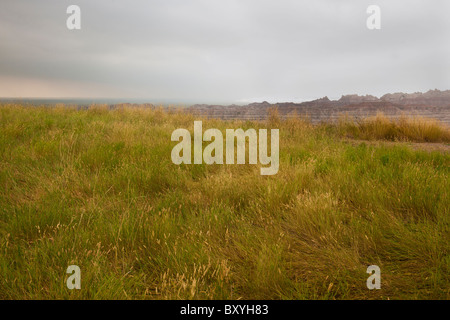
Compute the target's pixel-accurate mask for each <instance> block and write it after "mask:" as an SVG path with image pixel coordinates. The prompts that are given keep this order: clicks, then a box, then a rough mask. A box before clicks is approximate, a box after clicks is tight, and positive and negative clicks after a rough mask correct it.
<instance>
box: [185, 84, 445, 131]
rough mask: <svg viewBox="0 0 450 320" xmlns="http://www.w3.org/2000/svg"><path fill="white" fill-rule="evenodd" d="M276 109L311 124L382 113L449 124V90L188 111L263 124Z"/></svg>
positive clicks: (199, 107) (200, 107)
mask: <svg viewBox="0 0 450 320" xmlns="http://www.w3.org/2000/svg"><path fill="white" fill-rule="evenodd" d="M272 107H277V108H278V111H279V114H280V115H281V116H282V117H285V118H286V117H290V116H293V115H294V114H297V115H302V116H308V117H309V118H310V119H311V120H312V121H313V122H319V121H333V120H335V119H336V118H337V117H338V116H339V115H340V114H343V113H346V114H348V115H350V116H355V117H367V116H372V115H375V114H376V113H377V112H379V111H381V112H383V113H384V114H386V115H387V116H390V117H397V116H400V115H401V114H405V115H409V116H412V115H416V116H425V117H429V118H436V119H439V120H441V121H443V122H445V123H447V124H450V90H446V91H440V90H430V91H428V92H425V93H421V92H416V93H402V92H399V93H389V94H385V95H383V96H382V97H381V98H377V97H375V96H371V95H365V96H359V95H356V94H352V95H344V96H342V97H341V98H340V99H339V100H330V99H328V97H324V98H321V99H317V100H312V101H307V102H302V103H293V102H281V103H274V104H271V103H268V102H267V101H264V102H261V103H256V102H255V103H250V104H247V105H243V106H242V105H228V106H223V105H206V104H196V105H193V106H190V107H188V108H187V109H188V110H189V111H190V112H193V113H196V114H201V115H204V116H207V117H211V118H219V119H248V120H263V119H265V118H266V117H267V111H268V109H269V108H272Z"/></svg>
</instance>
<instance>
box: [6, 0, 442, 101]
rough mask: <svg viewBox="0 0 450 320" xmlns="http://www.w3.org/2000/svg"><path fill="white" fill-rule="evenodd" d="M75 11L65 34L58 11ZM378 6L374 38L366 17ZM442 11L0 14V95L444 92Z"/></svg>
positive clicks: (245, 2) (289, 97)
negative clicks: (76, 23)
mask: <svg viewBox="0 0 450 320" xmlns="http://www.w3.org/2000/svg"><path fill="white" fill-rule="evenodd" d="M71 4H76V5H78V6H80V8H81V30H68V29H67V27H66V19H67V17H68V15H67V14H66V8H67V7H68V6H69V5H71ZM371 4H377V5H379V6H380V7H381V18H382V19H381V30H368V29H367V28H366V19H367V17H368V14H367V13H366V9H367V7H368V6H369V5H371ZM449 14H450V2H449V1H448V0H442V1H439V0H436V1H426V0H399V1H388V0H383V1H381V0H380V1H377V0H375V1H365V0H358V1H348V0H343V1H336V0H315V1H299V0H296V1H290V0H282V1H273V0H272V1H267V0H239V1H238V0H226V1H225V0H222V1H217V0H183V1H181V0H161V1H138V0H136V1H113V0H109V1H105V0H97V1H86V0H84V1H82V0H75V1H72V0H71V1H61V0H59V1H56V0H54V1H50V0H42V1H31V0H30V1H23V0H14V1H10V0H2V1H1V4H0V96H1V97H102V98H118V97H120V98H130V99H131V98H134V99H148V100H149V101H151V100H154V99H155V100H174V101H175V100H177V101H186V102H188V101H195V102H217V103H222V102H223V103H229V102H239V101H242V102H244V101H261V100H269V101H272V102H276V101H282V100H283V101H299V100H304V99H312V98H318V97H322V96H325V95H328V96H329V97H339V96H340V95H341V94H347V93H358V94H373V95H378V96H379V95H382V94H384V93H386V92H396V91H405V92H414V91H426V90H428V89H434V88H438V89H450V59H449V58H448V57H449V56H450V41H449V36H450V22H449V20H450V19H448V17H449Z"/></svg>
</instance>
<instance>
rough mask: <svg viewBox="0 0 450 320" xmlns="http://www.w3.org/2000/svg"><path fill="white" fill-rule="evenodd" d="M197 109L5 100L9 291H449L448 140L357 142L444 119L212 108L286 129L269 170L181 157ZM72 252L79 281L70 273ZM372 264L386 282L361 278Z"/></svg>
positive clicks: (46, 295)
mask: <svg viewBox="0 0 450 320" xmlns="http://www.w3.org/2000/svg"><path fill="white" fill-rule="evenodd" d="M194 120H197V118H195V117H193V116H192V115H186V114H182V113H166V112H163V111H161V110H149V109H139V108H119V109H117V110H113V111H109V110H107V109H106V108H102V107H95V108H90V109H89V110H83V111H78V110H76V109H72V108H66V107H60V108H38V107H28V108H26V107H20V106H8V105H4V106H1V107H0V298H2V299H12V298H14V299H33V298H38V299H118V298H119V299H122V298H123V299H191V298H192V299H241V298H242V299H312V298H318V299H355V298H356V299H366V298H369V299H388V298H389V299H399V298H406V299H417V298H426V299H427V298H434V299H449V298H450V215H449V211H450V209H449V207H450V206H449V204H450V198H449V190H450V185H449V181H448V178H449V171H450V154H449V153H446V152H427V151H420V150H419V151H418V150H413V149H411V148H410V147H408V146H407V145H406V144H405V143H398V144H395V145H392V144H384V143H380V144H377V145H373V144H371V143H369V142H360V141H358V142H357V143H349V142H348V137H354V138H358V139H380V138H383V139H385V138H387V139H390V140H413V141H444V142H447V143H448V142H449V140H448V139H449V138H448V137H449V135H448V128H442V127H440V125H439V124H435V125H436V126H437V127H438V128H439V129H432V130H429V131H427V130H425V129H424V128H423V127H420V125H417V123H414V121H412V122H410V123H409V124H408V125H407V124H403V127H402V128H409V129H408V130H403V131H402V130H400V129H398V127H395V126H394V125H392V122H390V121H387V120H386V121H387V124H386V125H387V126H390V125H392V126H393V128H394V129H392V130H390V131H389V130H385V131H383V130H384V129H383V128H385V127H383V126H382V125H381V124H379V123H378V125H373V126H372V127H371V126H370V123H369V122H367V123H366V122H364V123H360V124H357V123H351V122H348V121H344V122H341V124H337V125H319V126H312V125H310V124H309V123H308V122H305V121H303V120H300V119H291V120H287V121H281V122H280V121H279V120H278V118H277V116H276V113H275V112H274V113H273V114H272V115H271V116H270V117H269V121H268V122H260V123H256V122H253V123H252V122H240V121H233V122H224V121H216V120H205V119H204V121H203V130H206V129H208V128H218V129H220V130H221V131H222V132H225V129H227V128H235V129H236V128H243V129H247V128H255V129H257V128H269V127H273V128H279V129H280V170H279V172H278V174H276V175H274V176H261V175H260V172H259V165H204V164H203V165H181V166H177V165H174V164H173V163H172V161H171V150H172V148H173V146H174V145H175V144H176V143H175V142H171V141H170V138H171V133H172V131H173V130H175V129H176V128H187V129H188V130H190V131H191V132H192V131H193V122H194ZM383 121H384V120H383ZM402 121H403V120H402ZM368 123H369V124H368ZM397 124H398V123H397ZM425 127H426V126H425ZM380 128H381V129H380ZM433 128H435V127H433ZM383 132H388V134H383ZM411 132H415V133H414V134H412V133H411ZM417 132H419V133H417ZM429 136H432V138H427V137H429ZM418 137H421V138H418ZM205 144H206V143H205ZM205 144H204V145H205ZM72 264H74V265H78V266H80V268H81V277H82V280H81V286H82V289H81V290H68V289H67V287H66V279H67V277H68V275H67V274H66V269H67V267H68V266H69V265H72ZM372 264H375V265H378V266H380V268H381V279H382V280H381V281H382V282H381V290H368V289H367V287H366V279H367V277H368V276H369V275H368V274H367V273H366V268H367V266H368V265H372Z"/></svg>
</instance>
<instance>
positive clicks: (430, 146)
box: [345, 139, 450, 152]
mask: <svg viewBox="0 0 450 320" xmlns="http://www.w3.org/2000/svg"><path fill="white" fill-rule="evenodd" d="M345 142H347V143H350V144H352V145H359V144H361V143H366V144H369V145H376V146H381V145H385V146H395V145H407V146H409V147H411V148H413V149H414V150H424V151H430V152H431V151H439V152H450V143H440V142H439V143H431V142H402V141H385V140H377V141H370V140H353V139H346V140H345Z"/></svg>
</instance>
